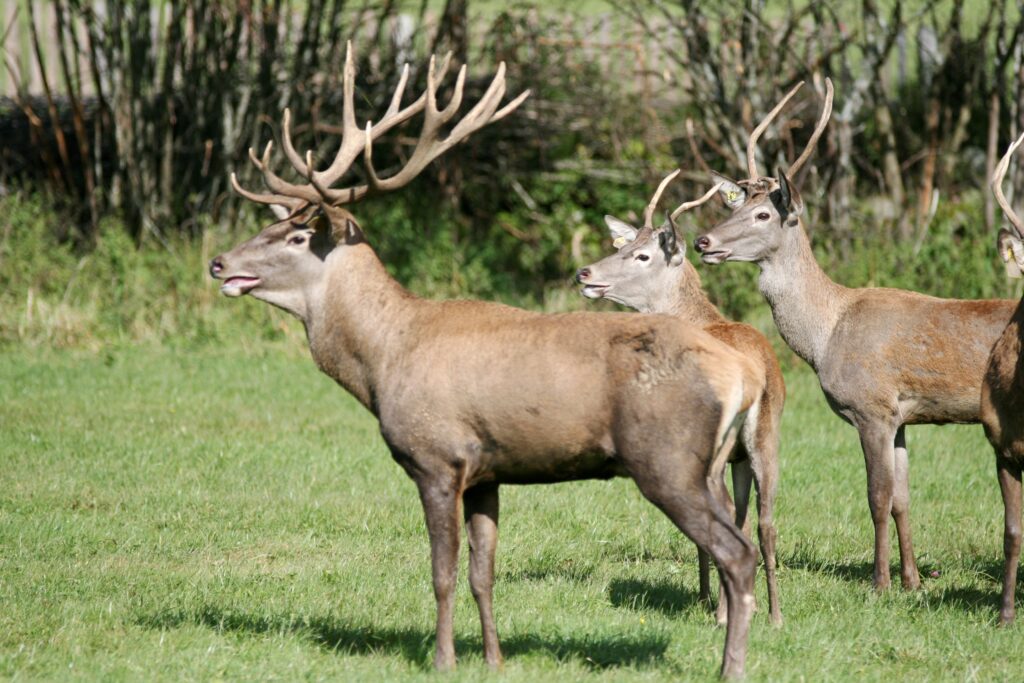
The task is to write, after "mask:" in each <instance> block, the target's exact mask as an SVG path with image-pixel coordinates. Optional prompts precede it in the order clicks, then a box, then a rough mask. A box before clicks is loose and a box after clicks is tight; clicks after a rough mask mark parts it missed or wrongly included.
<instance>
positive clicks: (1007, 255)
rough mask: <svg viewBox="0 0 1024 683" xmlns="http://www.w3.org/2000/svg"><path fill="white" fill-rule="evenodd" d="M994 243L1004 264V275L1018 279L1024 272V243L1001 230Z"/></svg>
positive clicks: (1007, 231) (1008, 232) (1004, 229)
mask: <svg viewBox="0 0 1024 683" xmlns="http://www.w3.org/2000/svg"><path fill="white" fill-rule="evenodd" d="M996 243H997V245H998V247H999V257H1000V258H1001V259H1003V263H1004V264H1006V275H1007V276H1008V277H1012V278H1018V277H1020V276H1021V272H1022V271H1024V242H1021V240H1020V238H1019V237H1017V236H1016V235H1014V234H1013V233H1012V232H1010V231H1009V230H1007V229H1006V228H1003V229H1002V230H1000V231H999V237H997V238H996Z"/></svg>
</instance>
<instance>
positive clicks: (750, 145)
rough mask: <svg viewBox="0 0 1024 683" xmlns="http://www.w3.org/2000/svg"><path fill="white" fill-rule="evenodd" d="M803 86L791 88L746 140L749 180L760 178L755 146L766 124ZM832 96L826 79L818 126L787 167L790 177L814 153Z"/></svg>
mask: <svg viewBox="0 0 1024 683" xmlns="http://www.w3.org/2000/svg"><path fill="white" fill-rule="evenodd" d="M803 84H804V82H803V81H800V82H799V83H797V84H796V85H795V86H793V88H792V90H790V91H789V92H788V93H786V96H785V97H783V98H782V100H781V101H780V102H779V103H778V104H777V105H775V108H774V109H772V110H771V111H770V112H768V115H767V116H766V117H765V118H764V120H762V121H761V123H760V124H758V126H757V128H755V129H754V132H753V133H751V134H750V139H748V140H747V172H748V174H749V176H750V180H752V181H755V180H757V179H758V178H759V177H760V176H759V175H758V173H757V152H756V145H757V140H758V138H760V137H761V134H762V133H764V131H765V129H767V128H768V124H769V123H771V122H772V121H773V120H774V119H775V117H776V116H778V114H779V112H780V111H782V108H783V107H785V106H786V103H787V102H789V100H790V99H791V98H792V97H793V95H795V94H796V91H797V90H799V89H800V87H801V86H802V85H803ZM833 94H834V89H833V87H832V79H831V78H826V79H825V104H824V106H823V107H822V109H821V116H819V117H818V124H817V125H816V126H815V127H814V133H812V134H811V139H810V140H808V141H807V145H806V146H805V147H804V150H803V152H801V154H800V156H799V157H797V160H796V161H795V162H793V165H792V166H790V167H789V171H788V173H789V175H790V176H792V175H794V174H795V173H796V172H797V171H799V170H800V169H801V168H803V165H804V164H805V163H807V160H808V159H810V158H811V154H813V153H814V150H815V148H816V146H817V144H818V140H819V139H821V135H822V133H824V132H825V126H826V125H827V124H828V120H829V117H831V116H832V98H833Z"/></svg>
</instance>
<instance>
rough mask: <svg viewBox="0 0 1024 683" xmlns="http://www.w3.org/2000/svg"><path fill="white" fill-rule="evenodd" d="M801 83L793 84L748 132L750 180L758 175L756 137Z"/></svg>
mask: <svg viewBox="0 0 1024 683" xmlns="http://www.w3.org/2000/svg"><path fill="white" fill-rule="evenodd" d="M803 84H804V82H803V81H800V82H799V83H797V84H796V85H794V86H793V89H792V90H790V91H789V92H788V93H786V96H785V97H783V98H782V101H781V102H779V103H778V104H776V105H775V108H774V109H772V110H771V111H770V112H768V116H766V117H764V120H763V121H761V123H759V124H758V125H757V128H755V129H754V132H753V133H751V134H750V138H749V139H748V140H747V175H749V176H750V179H751V180H757V179H758V177H759V176H758V173H757V149H756V146H757V140H758V138H760V137H761V133H763V132H764V131H765V130H766V129H767V128H768V124H769V123H771V122H772V120H773V119H774V118H775V117H776V116H778V115H779V112H780V111H782V108H783V107H785V106H786V103H787V102H789V101H790V100H791V99H792V98H793V95H795V94H796V91H797V90H799V89H800V88H801V87H802V86H803Z"/></svg>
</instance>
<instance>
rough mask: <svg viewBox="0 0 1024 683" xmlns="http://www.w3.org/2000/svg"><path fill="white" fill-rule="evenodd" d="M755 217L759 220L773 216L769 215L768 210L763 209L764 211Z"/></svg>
mask: <svg viewBox="0 0 1024 683" xmlns="http://www.w3.org/2000/svg"><path fill="white" fill-rule="evenodd" d="M755 218H756V219H757V220H759V221H766V220H768V219H769V218H771V216H770V215H768V212H767V211H762V212H760V213H759V214H757V215H756V216H755Z"/></svg>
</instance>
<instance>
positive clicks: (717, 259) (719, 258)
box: [700, 249, 732, 265]
mask: <svg viewBox="0 0 1024 683" xmlns="http://www.w3.org/2000/svg"><path fill="white" fill-rule="evenodd" d="M730 256H732V249H715V250H713V251H705V252H702V253H701V255H700V260H701V261H703V262H704V263H710V264H711V265H718V264H719V263H723V262H725V261H726V260H728V258H729V257H730Z"/></svg>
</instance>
